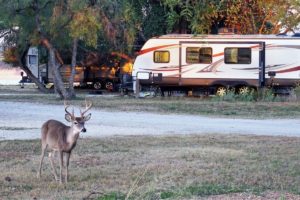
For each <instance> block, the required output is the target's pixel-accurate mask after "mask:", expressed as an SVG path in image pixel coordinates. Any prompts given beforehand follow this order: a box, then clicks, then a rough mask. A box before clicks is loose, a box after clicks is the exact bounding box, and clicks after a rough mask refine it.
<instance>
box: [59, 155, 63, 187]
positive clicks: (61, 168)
mask: <svg viewBox="0 0 300 200" xmlns="http://www.w3.org/2000/svg"><path fill="white" fill-rule="evenodd" d="M59 166H60V171H59V178H60V180H59V182H60V183H61V184H62V182H63V181H62V170H63V166H64V154H63V152H62V151H59Z"/></svg>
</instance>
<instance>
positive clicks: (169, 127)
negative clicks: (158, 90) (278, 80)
mask: <svg viewBox="0 0 300 200" xmlns="http://www.w3.org/2000/svg"><path fill="white" fill-rule="evenodd" d="M75 111H76V112H77V114H78V113H79V112H78V110H75ZM91 112H92V119H91V120H90V121H89V122H88V123H87V125H86V128H87V130H88V132H87V133H85V134H82V137H104V136H113V135H174V134H214V133H224V134H257V135H285V136H300V120H298V119H238V118H231V119H230V118H220V117H206V116H196V115H186V114H158V113H146V112H126V111H107V110H101V109H93V110H91ZM0 118H1V125H0V140H4V139H36V138H39V137H40V127H41V126H42V124H43V123H44V122H45V121H46V120H48V119H57V120H61V121H64V107H63V105H44V104H36V103H35V104H34V103H25V102H8V101H0Z"/></svg>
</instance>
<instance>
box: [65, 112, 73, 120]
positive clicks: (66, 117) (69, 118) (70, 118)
mask: <svg viewBox="0 0 300 200" xmlns="http://www.w3.org/2000/svg"><path fill="white" fill-rule="evenodd" d="M65 119H66V120H67V121H68V122H72V116H71V115H69V114H65Z"/></svg>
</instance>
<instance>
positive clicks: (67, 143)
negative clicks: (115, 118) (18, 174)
mask: <svg viewBox="0 0 300 200" xmlns="http://www.w3.org/2000/svg"><path fill="white" fill-rule="evenodd" d="M85 104H86V105H85V110H84V111H83V112H82V111H81V110H80V114H81V116H80V117H75V115H74V109H73V111H72V113H70V112H69V111H68V107H69V106H67V105H66V104H65V112H66V113H65V119H66V120H67V121H68V122H71V123H72V124H71V126H66V125H65V124H63V123H61V122H59V121H56V120H48V121H47V122H45V123H44V124H43V126H42V139H41V140H42V155H41V160H40V165H39V169H38V173H37V176H38V178H40V177H41V170H42V163H43V159H44V156H45V152H46V150H47V148H49V149H50V150H51V151H52V152H50V153H49V158H50V163H51V167H52V173H53V175H54V178H55V180H57V181H58V177H57V174H56V170H55V167H54V164H53V157H54V156H55V152H59V161H60V162H59V164H60V174H59V181H60V183H62V182H63V180H62V170H63V167H64V162H63V157H64V154H65V155H66V175H65V181H66V182H68V176H69V172H68V167H69V160H70V156H71V152H72V150H73V149H74V147H75V146H76V142H77V139H78V137H79V133H80V132H86V129H85V127H84V123H85V122H86V121H88V120H89V119H90V118H91V113H90V114H88V115H85V113H86V112H87V111H88V110H89V109H90V108H91V107H92V103H91V102H90V103H87V102H85Z"/></svg>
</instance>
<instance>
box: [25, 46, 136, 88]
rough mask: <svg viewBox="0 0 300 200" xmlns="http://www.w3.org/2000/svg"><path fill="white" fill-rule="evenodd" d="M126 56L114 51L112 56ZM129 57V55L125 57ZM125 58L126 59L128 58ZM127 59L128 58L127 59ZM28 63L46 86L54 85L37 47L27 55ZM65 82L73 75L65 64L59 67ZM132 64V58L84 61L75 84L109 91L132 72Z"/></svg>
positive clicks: (31, 49) (77, 73)
mask: <svg viewBox="0 0 300 200" xmlns="http://www.w3.org/2000/svg"><path fill="white" fill-rule="evenodd" d="M117 57H121V58H122V57H125V56H124V55H123V54H118V53H115V52H114V53H112V55H111V58H117ZM125 58H126V59H128V58H127V57H125ZM126 59H124V60H126ZM126 61H127V60H126ZM26 64H27V66H28V68H29V69H30V70H31V72H32V73H33V74H34V75H35V76H36V77H38V78H39V80H40V81H41V82H42V83H44V84H45V85H46V87H52V86H53V74H52V72H51V69H50V68H49V67H48V65H47V64H40V63H39V50H38V48H37V47H30V48H29V50H28V53H27V57H26ZM59 70H60V73H61V76H62V79H63V82H65V84H66V86H67V85H68V82H69V77H70V75H71V66H70V65H63V66H61V67H60V68H59ZM131 72H132V64H131V60H128V61H127V62H122V64H121V63H120V62H114V61H111V62H110V63H109V64H108V63H105V64H102V65H99V63H92V62H91V63H89V64H88V63H84V64H83V65H81V66H76V67H75V76H74V85H75V86H80V87H92V88H93V89H96V90H100V89H106V90H109V91H112V90H115V89H116V88H117V85H118V84H120V83H121V82H122V80H121V78H122V77H123V76H125V75H128V74H131Z"/></svg>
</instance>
